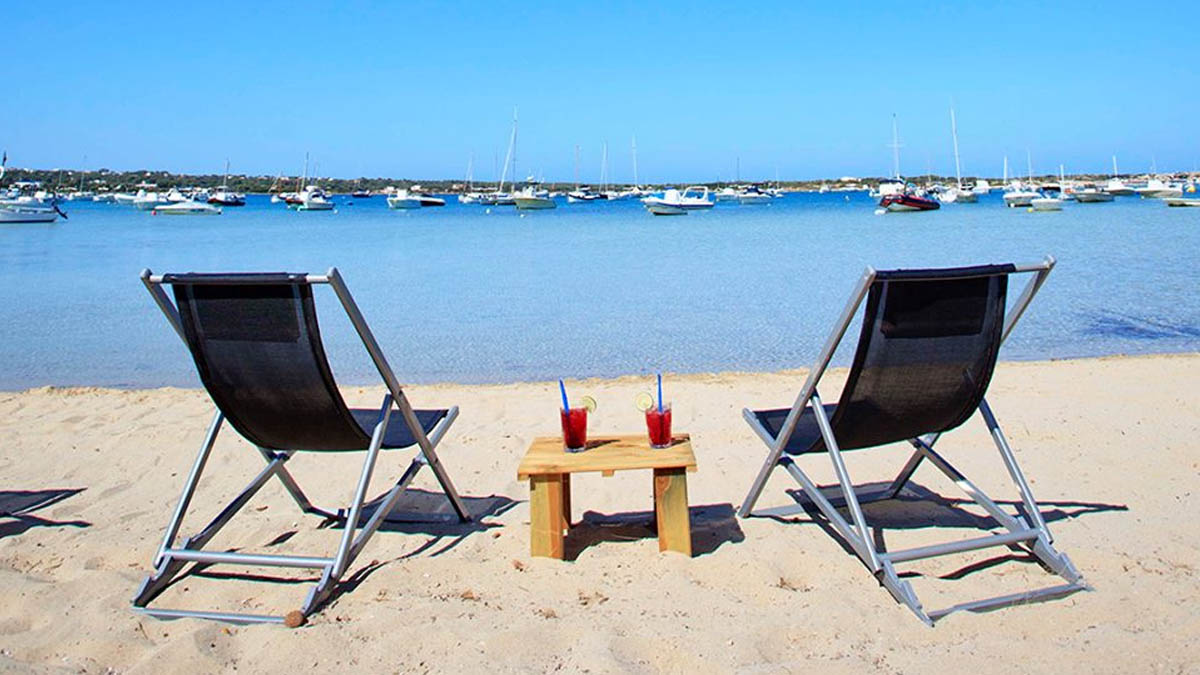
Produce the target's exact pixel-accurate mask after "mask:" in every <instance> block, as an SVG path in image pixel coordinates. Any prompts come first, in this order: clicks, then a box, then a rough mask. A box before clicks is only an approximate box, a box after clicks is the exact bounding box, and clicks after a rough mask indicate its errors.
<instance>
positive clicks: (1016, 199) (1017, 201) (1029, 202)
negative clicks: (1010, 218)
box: [1004, 181, 1041, 208]
mask: <svg viewBox="0 0 1200 675" xmlns="http://www.w3.org/2000/svg"><path fill="white" fill-rule="evenodd" d="M1039 197H1041V194H1040V193H1038V192H1034V191H1033V190H1030V189H1029V188H1027V187H1025V186H1024V185H1022V184H1021V182H1020V181H1013V182H1012V183H1010V184H1009V186H1008V188H1007V189H1005V191H1004V204H1005V205H1006V206H1008V207H1009V208H1017V207H1022V208H1023V207H1028V206H1033V200H1035V199H1038V198H1039Z"/></svg>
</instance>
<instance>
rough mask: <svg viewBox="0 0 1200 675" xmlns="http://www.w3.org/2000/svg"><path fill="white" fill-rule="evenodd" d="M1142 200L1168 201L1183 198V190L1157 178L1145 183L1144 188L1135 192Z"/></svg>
mask: <svg viewBox="0 0 1200 675" xmlns="http://www.w3.org/2000/svg"><path fill="white" fill-rule="evenodd" d="M1135 192H1137V193H1138V195H1139V196H1140V197H1141V198H1142V199H1168V198H1175V197H1182V196H1183V188H1182V187H1180V186H1179V185H1174V184H1171V183H1166V182H1164V181H1162V180H1161V179H1158V178H1151V179H1150V180H1148V181H1146V187H1141V188H1138V189H1137V190H1135Z"/></svg>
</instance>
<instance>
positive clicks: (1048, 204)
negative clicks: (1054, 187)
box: [1029, 164, 1067, 211]
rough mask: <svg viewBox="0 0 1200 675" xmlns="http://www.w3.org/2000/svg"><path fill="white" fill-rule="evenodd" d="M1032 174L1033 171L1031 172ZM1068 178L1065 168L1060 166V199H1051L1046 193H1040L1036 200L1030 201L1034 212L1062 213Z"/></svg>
mask: <svg viewBox="0 0 1200 675" xmlns="http://www.w3.org/2000/svg"><path fill="white" fill-rule="evenodd" d="M1030 173H1032V171H1031V172H1030ZM1066 182H1067V180H1066V176H1064V175H1063V166H1062V165H1061V164H1059V165H1058V194H1059V197H1050V196H1048V195H1046V194H1045V193H1042V192H1039V193H1038V197H1037V198H1036V199H1033V200H1030V202H1029V205H1030V206H1032V207H1033V210H1034V211H1062V207H1063V198H1062V195H1063V194H1064V193H1065V190H1066Z"/></svg>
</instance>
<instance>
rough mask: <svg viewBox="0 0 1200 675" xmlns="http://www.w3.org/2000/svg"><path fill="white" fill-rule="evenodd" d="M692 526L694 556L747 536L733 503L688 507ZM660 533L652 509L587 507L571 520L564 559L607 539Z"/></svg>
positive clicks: (564, 547) (620, 540) (707, 552)
mask: <svg viewBox="0 0 1200 675" xmlns="http://www.w3.org/2000/svg"><path fill="white" fill-rule="evenodd" d="M688 517H689V519H690V520H691V526H692V555H693V557H696V556H702V555H707V554H709V553H712V552H713V551H716V550H717V549H718V548H720V547H721V545H722V544H725V543H731V544H736V543H739V542H741V541H743V540H744V539H745V538H746V537H745V535H743V534H742V528H741V527H740V526H739V525H738V521H737V517H736V515H735V514H734V510H733V505H732V504H728V503H725V504H705V505H702V506H690V507H688ZM657 536H658V533H657V531H656V527H655V519H654V512H653V511H631V512H625V513H614V514H605V513H600V512H598V511H585V512H584V513H583V518H582V519H581V520H579V521H578V522H576V523H574V524H572V526H571V530H570V532H569V533H568V534H567V537H566V539H565V540H564V542H563V559H564V560H572V561H573V560H576V559H578V558H579V555H580V554H581V553H583V552H584V551H585V550H587V549H588V548H590V547H592V546H595V545H597V544H601V543H605V542H630V541H638V540H641V539H654V538H656V537H657Z"/></svg>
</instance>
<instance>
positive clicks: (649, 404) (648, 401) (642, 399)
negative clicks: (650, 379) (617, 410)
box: [633, 391, 654, 412]
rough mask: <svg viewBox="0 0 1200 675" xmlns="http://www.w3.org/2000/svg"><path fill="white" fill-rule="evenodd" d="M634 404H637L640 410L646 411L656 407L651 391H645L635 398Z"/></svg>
mask: <svg viewBox="0 0 1200 675" xmlns="http://www.w3.org/2000/svg"><path fill="white" fill-rule="evenodd" d="M633 405H634V406H636V407H637V409H638V410H640V411H642V412H646V411H647V410H649V409H651V408H653V407H654V397H653V396H651V395H650V394H649V392H645V391H643V392H642V393H640V394H638V395H637V397H636V398H634V399H633Z"/></svg>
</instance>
